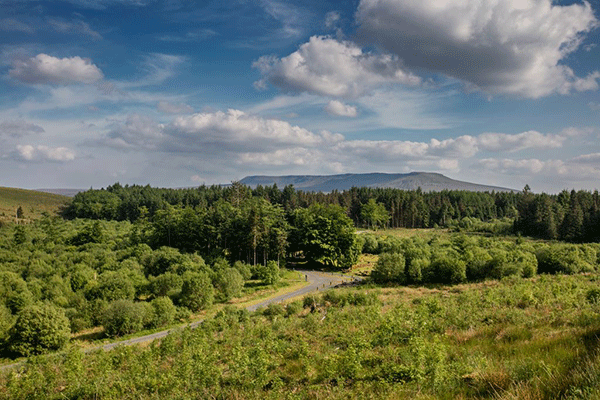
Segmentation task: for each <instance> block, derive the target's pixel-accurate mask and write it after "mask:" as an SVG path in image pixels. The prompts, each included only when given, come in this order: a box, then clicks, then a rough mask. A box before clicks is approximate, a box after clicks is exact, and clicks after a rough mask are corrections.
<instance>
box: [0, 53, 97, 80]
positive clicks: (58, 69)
mask: <svg viewBox="0 0 600 400" xmlns="http://www.w3.org/2000/svg"><path fill="white" fill-rule="evenodd" d="M8 73H9V75H10V76H11V77H12V78H13V79H16V80H18V81H21V82H23V83H29V84H48V83H54V84H70V83H93V82H96V81H99V80H100V79H102V78H103V74H102V71H100V69H99V68H98V67H97V66H95V65H94V64H92V62H91V60H89V59H83V58H81V57H78V56H75V57H66V58H56V57H52V56H49V55H47V54H43V53H42V54H38V55H37V56H35V57H32V58H29V59H27V60H17V61H15V62H14V63H13V67H12V69H11V70H10V71H9V72H8Z"/></svg>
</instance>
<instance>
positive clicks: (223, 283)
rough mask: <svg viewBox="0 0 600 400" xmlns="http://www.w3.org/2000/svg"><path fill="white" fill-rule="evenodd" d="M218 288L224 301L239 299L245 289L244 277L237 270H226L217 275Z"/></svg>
mask: <svg viewBox="0 0 600 400" xmlns="http://www.w3.org/2000/svg"><path fill="white" fill-rule="evenodd" d="M216 287H217V289H218V290H219V292H220V295H221V296H220V297H221V299H222V300H223V301H228V300H231V299H232V298H233V297H237V296H239V295H240V293H241V292H242V289H243V288H244V277H243V276H242V274H240V273H239V272H238V270H237V269H235V268H226V269H223V270H221V271H219V272H218V273H217V277H216Z"/></svg>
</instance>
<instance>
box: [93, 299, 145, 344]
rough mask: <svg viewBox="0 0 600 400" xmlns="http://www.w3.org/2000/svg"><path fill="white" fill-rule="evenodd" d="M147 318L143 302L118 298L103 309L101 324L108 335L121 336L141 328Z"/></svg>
mask: <svg viewBox="0 0 600 400" xmlns="http://www.w3.org/2000/svg"><path fill="white" fill-rule="evenodd" d="M148 319H149V318H148V315H147V309H146V306H145V304H144V303H134V302H133V301H132V300H129V299H120V300H115V301H113V302H112V303H110V304H109V305H108V307H107V308H106V310H104V314H103V315H102V325H103V326H104V331H105V333H106V334H107V335H108V336H111V337H114V336H122V335H128V334H131V333H134V332H137V331H139V330H141V329H142V328H143V327H144V323H145V322H146V321H147V320H148Z"/></svg>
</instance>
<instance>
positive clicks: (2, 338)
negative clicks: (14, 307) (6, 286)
mask: <svg viewBox="0 0 600 400" xmlns="http://www.w3.org/2000/svg"><path fill="white" fill-rule="evenodd" d="M15 320H16V317H15V316H14V315H13V314H12V313H11V312H10V310H9V309H8V308H6V307H5V306H4V305H2V304H0V349H2V348H4V346H5V345H6V344H7V343H8V339H9V337H10V330H11V328H12V326H13V325H14V323H15Z"/></svg>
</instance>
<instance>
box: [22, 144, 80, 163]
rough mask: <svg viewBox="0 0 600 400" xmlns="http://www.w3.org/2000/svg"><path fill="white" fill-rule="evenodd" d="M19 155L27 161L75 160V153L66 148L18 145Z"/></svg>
mask: <svg viewBox="0 0 600 400" xmlns="http://www.w3.org/2000/svg"><path fill="white" fill-rule="evenodd" d="M17 154H18V156H19V158H20V159H22V160H25V161H56V162H65V161H72V160H74V159H75V152H74V151H73V150H71V149H68V148H66V147H48V146H35V147H34V146H32V145H17Z"/></svg>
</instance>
